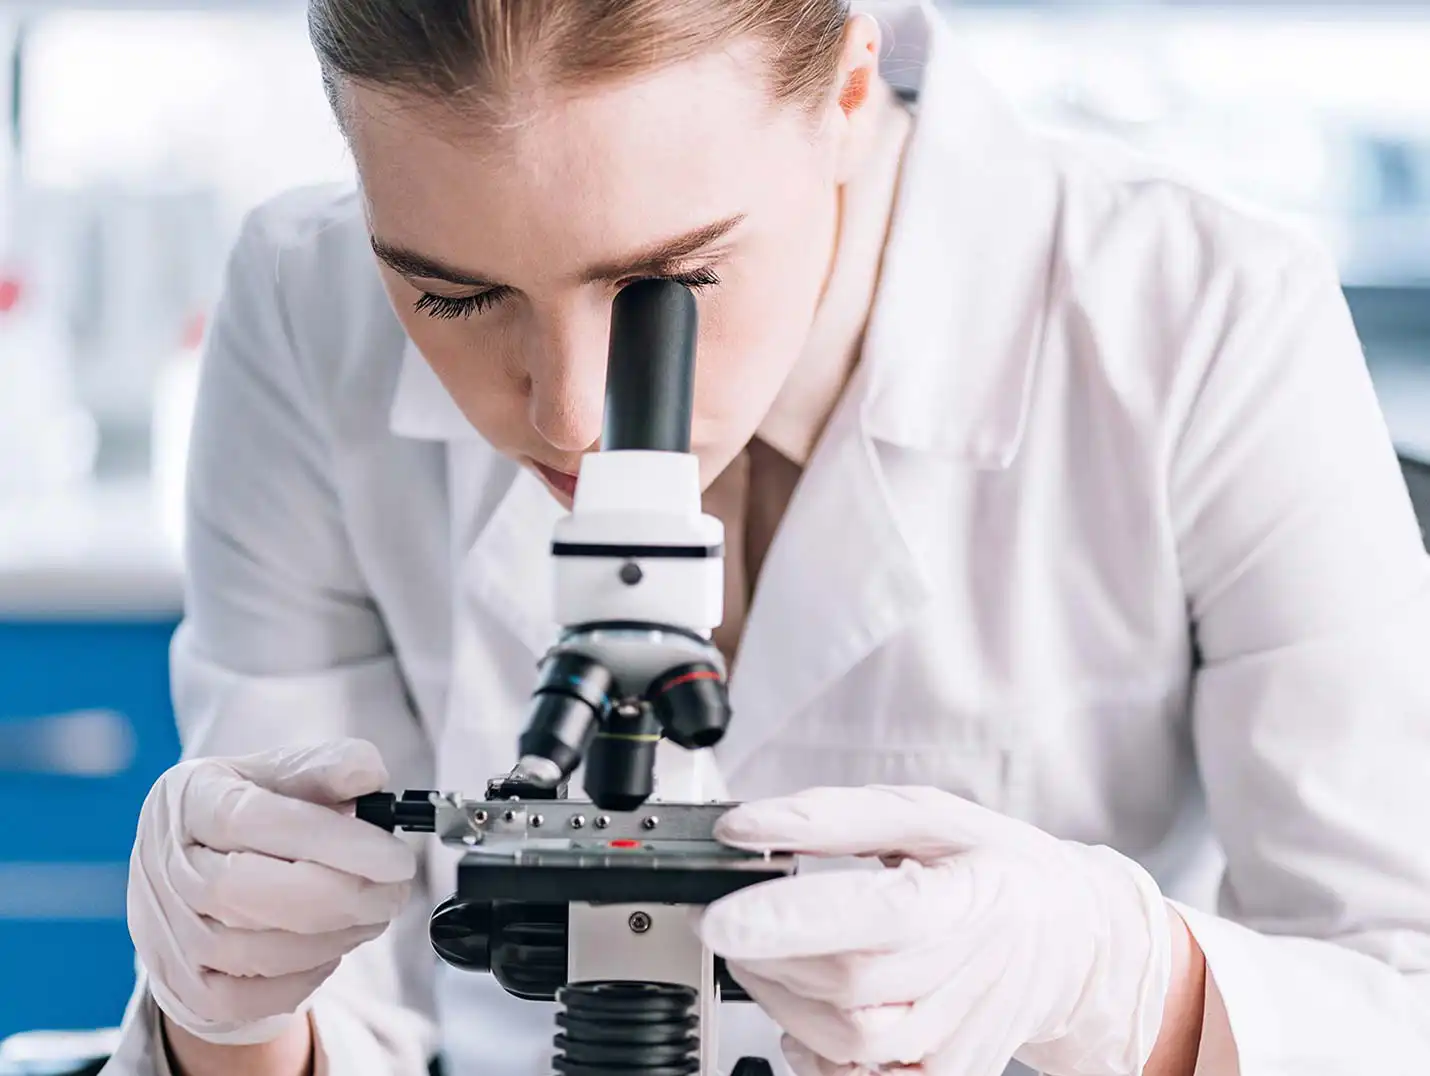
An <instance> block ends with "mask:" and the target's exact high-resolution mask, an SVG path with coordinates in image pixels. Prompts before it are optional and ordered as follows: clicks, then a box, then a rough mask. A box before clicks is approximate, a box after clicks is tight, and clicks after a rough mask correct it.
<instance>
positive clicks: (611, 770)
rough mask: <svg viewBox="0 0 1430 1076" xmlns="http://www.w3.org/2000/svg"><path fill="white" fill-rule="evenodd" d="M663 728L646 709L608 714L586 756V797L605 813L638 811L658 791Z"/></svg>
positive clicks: (613, 711) (625, 710) (624, 710)
mask: <svg viewBox="0 0 1430 1076" xmlns="http://www.w3.org/2000/svg"><path fill="white" fill-rule="evenodd" d="M659 743H660V726H659V725H657V724H656V721H655V717H654V715H652V714H651V712H650V708H649V707H646V706H639V707H637V706H632V707H621V708H619V709H616V710H612V711H611V712H610V713H609V714H607V715H606V720H605V722H604V723H603V725H602V727H601V730H600V731H599V732H597V733H596V736H595V738H594V739H593V740H592V741H591V747H590V749H589V751H588V752H587V754H586V795H588V796H590V797H591V802H592V803H594V804H595V805H596V806H597V807H599V808H601V810H603V811H634V810H635V809H636V808H637V807H639V806H640V805H641V804H642V803H644V802H645V801H646V800H647V799H649V798H650V794H651V793H652V792H653V791H655V749H656V747H657V745H658V744H659Z"/></svg>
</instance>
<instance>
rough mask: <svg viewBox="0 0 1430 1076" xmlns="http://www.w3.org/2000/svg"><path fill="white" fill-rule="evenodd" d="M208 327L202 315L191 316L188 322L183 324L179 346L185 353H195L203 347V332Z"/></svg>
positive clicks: (206, 320)
mask: <svg viewBox="0 0 1430 1076" xmlns="http://www.w3.org/2000/svg"><path fill="white" fill-rule="evenodd" d="M207 327H208V319H207V318H205V317H204V315H203V314H193V315H191V316H190V317H189V319H188V321H186V322H184V333H183V336H182V337H181V338H180V342H179V346H180V347H182V348H183V349H184V350H185V351H195V350H197V349H198V348H199V347H201V346H202V345H203V342H204V331H205V330H206V329H207Z"/></svg>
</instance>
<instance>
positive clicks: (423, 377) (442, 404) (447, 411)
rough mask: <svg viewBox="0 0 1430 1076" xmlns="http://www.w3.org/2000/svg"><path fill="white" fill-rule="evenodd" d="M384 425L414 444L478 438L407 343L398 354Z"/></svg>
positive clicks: (417, 353) (433, 375) (449, 396)
mask: <svg viewBox="0 0 1430 1076" xmlns="http://www.w3.org/2000/svg"><path fill="white" fill-rule="evenodd" d="M388 426H389V428H390V429H391V430H392V432H393V433H395V434H397V436H399V437H411V438H414V439H415V440H418V441H468V440H480V439H481V435H480V434H479V433H477V431H476V428H475V427H474V426H473V425H472V424H471V423H470V422H468V421H467V416H466V415H464V414H462V409H461V408H460V407H458V406H457V402H456V401H455V400H453V399H452V397H451V395H450V394H449V393H448V392H447V390H446V388H444V387H443V385H442V382H441V381H439V380H438V379H437V375H436V374H435V373H433V372H432V367H431V366H429V365H428V363H427V360H426V359H424V358H423V357H422V353H421V352H420V351H418V350H417V345H416V344H414V343H413V342H412V341H411V340H408V341H407V346H406V347H405V348H404V349H403V352H402V366H401V368H400V369H399V370H398V374H397V388H396V390H395V391H394V392H393V396H392V409H391V411H390V412H389V416H388Z"/></svg>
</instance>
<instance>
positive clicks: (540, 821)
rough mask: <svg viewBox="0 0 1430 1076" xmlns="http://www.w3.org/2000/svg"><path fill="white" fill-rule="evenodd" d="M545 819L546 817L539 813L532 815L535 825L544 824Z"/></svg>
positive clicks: (532, 822) (532, 821)
mask: <svg viewBox="0 0 1430 1076" xmlns="http://www.w3.org/2000/svg"><path fill="white" fill-rule="evenodd" d="M545 821H546V819H544V818H542V817H541V815H539V814H534V815H532V816H531V824H532V825H533V826H539V825H541V824H543V823H544V822H545Z"/></svg>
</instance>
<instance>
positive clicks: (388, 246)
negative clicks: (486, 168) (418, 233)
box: [372, 213, 745, 288]
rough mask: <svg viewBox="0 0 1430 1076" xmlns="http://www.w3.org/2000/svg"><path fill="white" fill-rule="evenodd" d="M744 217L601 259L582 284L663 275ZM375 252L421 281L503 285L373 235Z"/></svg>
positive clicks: (583, 273) (716, 240)
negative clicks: (610, 259)
mask: <svg viewBox="0 0 1430 1076" xmlns="http://www.w3.org/2000/svg"><path fill="white" fill-rule="evenodd" d="M744 220H745V215H744V214H743V213H740V214H737V215H736V216H733V217H726V218H725V219H724V220H717V221H715V222H714V223H712V224H706V225H702V226H701V227H699V228H696V229H695V230H694V231H690V232H686V233H685V234H684V235H677V236H674V237H672V238H670V239H662V240H661V241H660V242H658V243H655V244H653V245H651V246H649V247H647V248H646V249H645V250H641V251H637V252H636V253H634V254H631V255H628V256H626V257H623V258H621V259H619V260H616V261H610V262H601V263H599V264H597V265H593V266H591V267H590V268H588V269H586V270H584V271H583V272H582V273H581V280H582V282H583V283H587V284H594V283H602V282H606V283H609V282H613V281H617V280H625V279H627V278H630V277H644V276H661V275H664V274H669V273H670V271H671V270H672V269H674V268H676V267H678V266H679V264H680V263H681V262H683V261H685V260H686V259H688V258H690V257H691V256H692V255H695V254H698V253H699V252H700V251H702V250H704V249H705V248H706V247H708V246H711V245H712V244H714V243H716V242H718V241H719V240H721V239H723V238H725V236H727V235H729V234H730V233H731V232H732V231H734V230H735V229H736V228H738V227H739V226H740V225H741V224H742V223H743V222H744ZM372 252H373V253H374V254H376V255H377V256H378V257H379V258H381V259H382V260H383V261H384V262H386V263H387V264H388V265H389V266H391V267H392V268H393V269H394V270H396V271H397V272H399V273H401V274H402V275H403V276H408V277H418V278H420V279H422V280H441V281H444V282H445V283H448V284H456V285H458V286H459V287H464V288H497V287H501V286H502V285H501V284H499V283H498V282H496V281H494V280H491V279H490V278H488V277H487V276H485V275H483V274H482V273H479V272H475V271H473V270H470V269H459V268H457V267H456V266H454V265H451V264H449V263H448V262H444V261H443V260H442V259H440V258H434V257H432V256H431V255H428V254H422V253H420V252H419V251H416V250H412V249H411V248H409V247H403V246H399V245H397V244H394V243H387V242H384V241H383V240H381V239H379V238H378V237H377V236H373V237H372Z"/></svg>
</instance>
